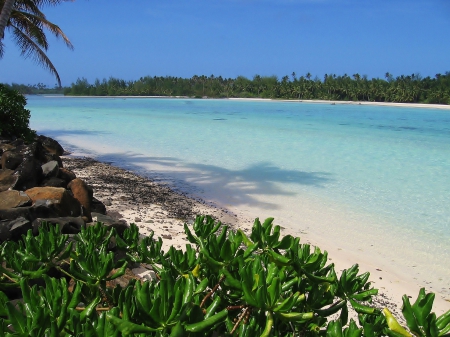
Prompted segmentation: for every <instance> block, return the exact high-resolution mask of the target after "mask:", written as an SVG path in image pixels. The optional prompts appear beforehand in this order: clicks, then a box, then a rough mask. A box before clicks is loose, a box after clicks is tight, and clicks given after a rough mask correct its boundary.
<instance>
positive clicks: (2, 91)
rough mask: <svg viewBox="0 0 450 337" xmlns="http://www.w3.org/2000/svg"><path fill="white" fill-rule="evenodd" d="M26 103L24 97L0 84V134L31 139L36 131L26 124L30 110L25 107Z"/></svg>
mask: <svg viewBox="0 0 450 337" xmlns="http://www.w3.org/2000/svg"><path fill="white" fill-rule="evenodd" d="M26 103H27V101H26V99H25V97H24V96H23V95H21V94H19V92H17V91H16V90H12V89H10V88H9V87H7V86H5V85H3V84H0V120H1V121H2V122H1V123H0V136H15V137H20V138H23V139H24V140H26V141H31V140H33V138H34V136H35V135H36V133H35V132H34V131H33V130H30V128H29V126H28V124H29V120H30V111H29V110H27V109H25V105H26Z"/></svg>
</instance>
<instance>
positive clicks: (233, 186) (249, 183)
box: [71, 146, 333, 209]
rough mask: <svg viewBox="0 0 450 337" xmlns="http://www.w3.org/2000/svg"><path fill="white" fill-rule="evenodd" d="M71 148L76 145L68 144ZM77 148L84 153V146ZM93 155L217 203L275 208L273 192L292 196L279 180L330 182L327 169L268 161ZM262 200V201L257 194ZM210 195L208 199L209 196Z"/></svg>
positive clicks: (316, 184) (313, 183) (318, 184)
mask: <svg viewBox="0 0 450 337" xmlns="http://www.w3.org/2000/svg"><path fill="white" fill-rule="evenodd" d="M71 148H72V150H73V151H74V152H76V151H77V148H76V147H74V146H71ZM80 152H84V153H86V151H85V149H80ZM87 152H88V153H89V154H91V155H92V157H94V158H95V159H97V160H99V161H102V162H107V163H111V164H113V165H115V166H118V167H121V168H124V169H127V170H130V171H133V172H136V173H138V174H140V175H142V176H146V177H148V178H150V179H152V180H154V181H156V182H160V183H164V184H168V185H169V186H170V187H172V188H173V189H175V190H178V191H181V192H185V193H188V194H191V195H193V196H198V197H204V196H205V195H207V196H209V197H206V199H208V200H209V201H213V202H219V203H220V204H225V205H233V206H241V205H255V204H258V205H259V206H261V207H264V208H266V209H277V208H278V206H277V203H276V202H270V201H267V200H270V199H271V198H268V197H277V196H295V195H296V194H297V193H296V192H293V191H292V190H294V191H295V188H294V189H292V188H290V189H288V188H287V186H283V184H290V185H298V186H314V187H317V188H324V187H325V185H326V183H328V182H331V181H332V180H333V179H332V178H331V173H327V172H305V171H301V170H290V169H284V168H281V167H278V166H276V165H274V164H273V163H270V162H259V163H255V164H252V165H250V166H248V167H245V168H243V169H236V170H233V169H228V168H225V167H221V166H218V165H207V164H199V163H187V162H184V161H182V160H180V159H178V158H174V157H151V156H145V155H142V154H136V153H133V152H120V153H119V152H118V153H101V154H100V153H96V152H95V151H92V150H88V151H87ZM258 197H262V199H264V200H266V201H264V202H262V201H261V200H260V198H258ZM211 199H212V200H211Z"/></svg>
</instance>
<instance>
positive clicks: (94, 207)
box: [91, 198, 106, 215]
mask: <svg viewBox="0 0 450 337" xmlns="http://www.w3.org/2000/svg"><path fill="white" fill-rule="evenodd" d="M91 212H95V213H100V214H103V215H106V206H105V205H104V204H103V203H102V202H101V201H100V200H98V199H95V198H92V202H91Z"/></svg>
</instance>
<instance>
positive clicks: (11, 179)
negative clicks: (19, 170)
mask: <svg viewBox="0 0 450 337" xmlns="http://www.w3.org/2000/svg"><path fill="white" fill-rule="evenodd" d="M13 173H14V171H13V170H8V169H5V170H0V192H3V191H6V190H7V189H9V188H11V187H13V186H14V185H15V184H16V183H17V180H19V177H18V176H16V175H13Z"/></svg>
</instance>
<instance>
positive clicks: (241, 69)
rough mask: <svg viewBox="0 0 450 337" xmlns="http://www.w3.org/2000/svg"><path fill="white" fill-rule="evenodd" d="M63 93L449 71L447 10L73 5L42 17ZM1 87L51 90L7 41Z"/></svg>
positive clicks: (383, 5)
mask: <svg viewBox="0 0 450 337" xmlns="http://www.w3.org/2000/svg"><path fill="white" fill-rule="evenodd" d="M44 13H45V14H46V15H47V18H48V19H49V20H50V21H52V22H54V23H56V24H58V25H59V26H60V27H61V28H62V29H63V31H64V32H65V33H66V35H67V36H68V37H69V39H70V40H71V41H72V43H73V45H74V47H75V49H74V50H73V51H71V50H69V49H68V48H66V47H65V45H64V44H63V43H62V42H61V41H58V40H55V39H54V38H50V48H49V51H48V56H49V57H50V59H51V60H52V61H53V63H54V65H55V66H56V68H57V70H58V72H59V74H60V76H61V80H62V84H63V85H70V84H71V83H72V82H75V81H76V79H77V78H78V77H85V78H87V79H88V80H89V81H90V82H93V81H94V80H95V79H96V78H99V79H103V78H109V77H111V76H113V77H118V78H121V79H126V80H136V79H139V77H141V76H147V75H149V76H179V77H191V76H193V75H207V76H209V75H211V74H214V75H215V76H219V75H221V76H223V77H236V76H239V75H243V76H247V77H249V78H251V77H253V76H254V75H255V74H259V75H267V76H270V75H276V76H279V77H282V76H284V75H291V74H292V72H295V73H296V74H297V75H298V76H300V75H304V74H306V73H307V72H310V73H312V74H313V75H318V76H319V77H323V75H324V74H325V73H335V74H337V75H343V74H344V73H347V74H349V75H352V74H355V73H359V74H361V75H364V74H365V75H368V76H369V78H371V77H384V74H385V73H386V72H390V73H392V74H394V75H395V76H397V75H401V74H405V75H410V74H412V73H420V74H421V75H422V76H434V75H435V74H436V73H444V72H446V71H450V1H449V0H377V1H373V0H203V1H200V0H165V1H164V0H159V1H154V0H129V1H124V0H89V1H88V0H75V1H74V2H67V3H63V4H61V5H59V6H56V7H47V8H45V9H44ZM4 44H5V56H4V57H3V59H1V60H0V82H6V83H11V82H15V83H24V84H35V83H38V82H43V83H45V84H47V85H49V86H53V85H54V84H55V83H56V81H55V80H54V78H53V76H52V75H51V74H49V73H48V72H47V71H46V70H44V69H43V68H41V67H40V66H37V65H36V64H35V63H34V62H33V61H32V60H30V59H28V60H26V59H23V58H21V57H20V54H19V51H18V49H17V47H16V46H15V45H14V43H13V42H12V40H11V38H10V35H9V34H8V33H7V35H6V37H5V40H4Z"/></svg>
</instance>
